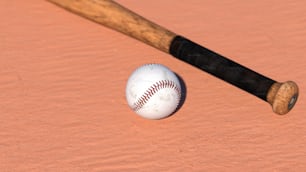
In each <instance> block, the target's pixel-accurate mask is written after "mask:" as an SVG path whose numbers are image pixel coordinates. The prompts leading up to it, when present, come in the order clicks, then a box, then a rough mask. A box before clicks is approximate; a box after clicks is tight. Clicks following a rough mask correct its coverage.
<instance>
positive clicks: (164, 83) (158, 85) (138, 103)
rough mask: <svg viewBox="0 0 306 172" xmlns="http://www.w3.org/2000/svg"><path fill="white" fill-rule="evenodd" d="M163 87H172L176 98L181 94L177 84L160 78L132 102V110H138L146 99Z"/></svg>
mask: <svg viewBox="0 0 306 172" xmlns="http://www.w3.org/2000/svg"><path fill="white" fill-rule="evenodd" d="M163 88H172V89H174V90H175V91H176V93H177V94H178V95H179V96H178V99H179V98H180V96H181V91H180V89H179V88H178V86H177V85H176V84H175V82H174V81H170V80H161V81H158V82H156V83H155V84H153V85H152V86H151V87H150V88H149V89H147V90H146V91H145V92H144V94H143V95H142V96H141V97H140V98H139V99H138V100H137V101H136V102H135V103H134V105H133V110H134V111H138V110H140V109H141V108H142V107H143V106H144V105H145V104H146V103H147V102H148V101H149V99H150V98H151V97H152V96H153V95H154V94H155V93H157V92H158V91H159V90H161V89H163Z"/></svg>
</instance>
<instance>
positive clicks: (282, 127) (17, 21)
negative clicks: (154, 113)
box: [0, 0, 306, 172]
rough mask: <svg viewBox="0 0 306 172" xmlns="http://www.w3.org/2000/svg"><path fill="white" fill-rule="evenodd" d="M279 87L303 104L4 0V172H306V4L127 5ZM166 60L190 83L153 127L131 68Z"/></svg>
mask: <svg viewBox="0 0 306 172" xmlns="http://www.w3.org/2000/svg"><path fill="white" fill-rule="evenodd" d="M118 2H120V3H121V4H123V5H125V6H126V7H128V8H130V9H132V10H134V11H136V12H138V13H139V14H141V15H143V16H145V17H146V18H148V19H150V20H153V21H155V22H157V23H159V24H160V25H163V26H165V27H167V28H169V29H170V30H172V31H175V32H176V33H179V34H181V35H184V36H186V37H188V38H190V39H192V40H194V41H196V42H198V43H200V44H201V45H204V46H206V47H208V48H210V49H212V50H214V51H217V52H219V53H221V54H223V55H225V56H227V57H230V58H231V59H233V60H235V61H237V62H239V63H241V64H244V65H245V66H248V67H250V68H252V69H254V70H256V71H258V72H260V73H262V74H264V75H266V76H269V77H271V78H273V79H275V80H277V81H287V80H294V81H296V82H297V83H298V85H299V87H300V97H299V101H298V102H297V104H296V107H295V108H294V109H293V110H292V111H291V112H290V113H289V114H287V115H285V116H278V115H276V114H274V113H273V112H272V110H271V107H270V106H269V105H268V104H267V103H266V102H264V101H261V100H260V99H258V98H256V97H254V96H252V95H250V94H247V93H245V92H244V91H242V90H240V89H237V88H236V87H233V86H231V85H229V84H226V83H225V82H223V81H221V80H218V79H216V78H215V77H212V76H210V75H209V74H207V73H204V72H202V71H200V70H198V69H195V68H194V67H191V66H190V65H187V64H185V63H183V62H181V61H179V60H176V59H174V58H172V57H171V56H169V55H168V54H165V53H163V52H160V51H158V50H156V49H154V48H151V47H149V46H147V45H145V44H143V43H141V42H138V41H136V40H134V39H131V38H129V37H127V36H124V35H122V34H120V33H117V32H115V31H112V30H110V29H107V28H105V27H103V26H101V25H98V24H96V23H93V22H90V21H88V20H85V19H83V18H81V17H78V16H76V15H74V14H71V13H69V12H67V11H65V10H63V9H60V8H58V7H57V6H54V5H53V4H50V3H48V2H46V1H38V0H27V1H19V0H11V1H4V0H2V1H0V21H1V22H0V122H1V123H0V169H1V171H4V172H10V171H76V172H79V171H126V172H127V171H133V172H135V171H305V170H306V163H305V162H306V145H305V143H306V134H305V132H306V118H305V112H306V108H305V103H306V102H305V89H306V81H305V75H306V70H305V69H306V68H305V67H306V57H305V48H306V29H305V28H306V13H305V11H306V9H305V7H306V1H299V0H284V1H282V3H279V2H276V1H272V0H271V1H256V2H255V1H254V2H246V1H242V0H228V1H212V0H205V1H204V0H188V1H186V0H182V1H179V2H178V1H176V0H167V1H163V0H156V1H145V2H140V1H136V0H119V1H118ZM145 63H161V64H164V65H166V66H168V67H169V68H171V69H172V70H173V71H174V72H176V73H177V74H178V75H179V76H180V77H181V78H182V79H183V80H184V82H185V84H186V89H187V94H186V99H185V102H184V104H183V106H182V107H181V109H180V110H179V111H178V112H177V113H175V114H174V115H173V116H171V117H169V118H166V119H164V120H146V119H143V118H141V117H139V116H137V115H135V113H134V112H132V111H131V110H130V109H129V107H128V106H127V103H126V100H125V84H126V80H127V78H128V77H129V75H130V73H131V72H132V71H133V70H134V69H135V68H136V67H138V66H140V65H142V64H145Z"/></svg>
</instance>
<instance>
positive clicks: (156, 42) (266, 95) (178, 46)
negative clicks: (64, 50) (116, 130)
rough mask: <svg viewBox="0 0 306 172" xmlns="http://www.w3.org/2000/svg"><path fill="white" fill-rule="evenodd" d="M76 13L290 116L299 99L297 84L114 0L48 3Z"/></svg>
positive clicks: (74, 0)
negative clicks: (234, 58) (242, 62)
mask: <svg viewBox="0 0 306 172" xmlns="http://www.w3.org/2000/svg"><path fill="white" fill-rule="evenodd" d="M48 1H50V2H52V3H54V4H56V5H58V6H60V7H63V8H65V9H67V10H69V11H71V12H73V13H76V14H78V15H80V16H83V17H85V18H87V19H90V20H92V21H94V22H97V23H99V24H102V25H104V26H106V27H108V28H111V29H113V30H116V31H118V32H121V33H123V34H125V35H128V36H130V37H132V38H135V39H138V40H139V41H141V42H144V43H146V44H148V45H150V46H152V47H155V48H157V49H158V50H161V51H163V52H165V53H168V54H171V55H172V56H174V57H176V58H178V59H180V60H182V61H184V62H186V63H188V64H190V65H192V66H195V67H197V68H199V69H201V70H203V71H206V72H208V73H210V74H212V75H214V76H216V77H218V78H220V79H222V80H224V81H226V82H228V83H230V84H232V85H234V86H236V87H238V88H240V89H242V90H245V91H247V92H249V93H250V94H253V95H254V96H257V97H258V98H260V99H262V100H264V101H266V102H268V103H269V104H270V105H271V106H272V109H273V111H274V112H275V113H277V114H280V115H282V114H286V113H288V112H289V111H290V110H291V109H292V108H293V106H294V105H295V103H296V101H297V98H298V92H299V90H298V86H297V84H296V83H295V82H293V81H287V82H282V83H281V82H277V81H274V80H272V79H270V78H268V77H266V76H264V75H261V74H259V73H257V72H255V71H253V70H251V69H249V68H247V67H245V66H242V65H240V64H238V63H236V62H234V61H232V60H230V59H228V58H226V57H224V56H222V55H220V54H218V53H216V52H214V51H211V50H209V49H207V48H205V47H203V46H201V45H199V44H197V43H195V42H192V41H191V40H188V39H187V38H185V37H183V36H180V35H177V34H176V33H174V32H172V31H170V30H168V29H166V28H164V27H162V26H160V25H158V24H156V23H154V22H151V21H149V20H147V19H146V18H144V17H142V16H140V15H138V14H136V13H134V12H133V11H131V10H129V9H127V8H125V7H123V6H122V5H120V4H118V3H116V2H114V1H112V0H48Z"/></svg>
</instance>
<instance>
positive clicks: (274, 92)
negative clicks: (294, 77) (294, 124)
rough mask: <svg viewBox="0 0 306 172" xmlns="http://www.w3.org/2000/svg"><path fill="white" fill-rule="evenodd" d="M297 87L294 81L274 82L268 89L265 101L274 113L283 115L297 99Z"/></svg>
mask: <svg viewBox="0 0 306 172" xmlns="http://www.w3.org/2000/svg"><path fill="white" fill-rule="evenodd" d="M298 95H299V89H298V86H297V84H296V83H295V82H293V81H287V82H284V83H279V82H275V83H274V84H273V85H272V86H271V87H270V89H269V92H268V94H267V101H268V102H269V103H270V104H271V106H272V109H273V111H274V112H275V113H277V114H279V115H283V114H286V113H288V112H289V111H290V110H291V109H292V108H293V106H294V105H295V102H296V101H297V99H298Z"/></svg>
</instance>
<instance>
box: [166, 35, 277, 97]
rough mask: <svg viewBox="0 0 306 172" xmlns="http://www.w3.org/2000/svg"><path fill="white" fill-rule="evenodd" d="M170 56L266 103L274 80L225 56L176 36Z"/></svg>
mask: <svg viewBox="0 0 306 172" xmlns="http://www.w3.org/2000/svg"><path fill="white" fill-rule="evenodd" d="M169 51H170V52H169V53H170V54H171V55H173V56H174V57H176V58H178V59H180V60H182V61H185V62H187V63H189V64H191V65H193V66H195V67H197V68H199V69H202V70H204V71H206V72H208V73H210V74H212V75H214V76H216V77H218V78H220V79H222V80H224V81H226V82H228V83H230V84H232V85H235V86H237V87H238V88H241V89H242V90H245V91H247V92H249V93H251V94H253V95H255V96H257V97H259V98H261V99H263V100H264V101H267V93H268V91H269V89H270V87H271V85H272V84H273V83H275V81H274V80H272V79H270V78H267V77H265V76H263V75H261V74H259V73H257V72H255V71H252V70H250V69H248V68H246V67H244V66H242V65H240V64H238V63H236V62H234V61H232V60H230V59H227V58H226V57H224V56H221V55H219V54H217V53H215V52H213V51H211V50H209V49H207V48H205V47H202V46H200V45H198V44H196V43H194V42H192V41H190V40H188V39H186V38H184V37H181V36H176V37H175V38H174V39H173V41H172V43H171V45H170V50H169Z"/></svg>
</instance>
